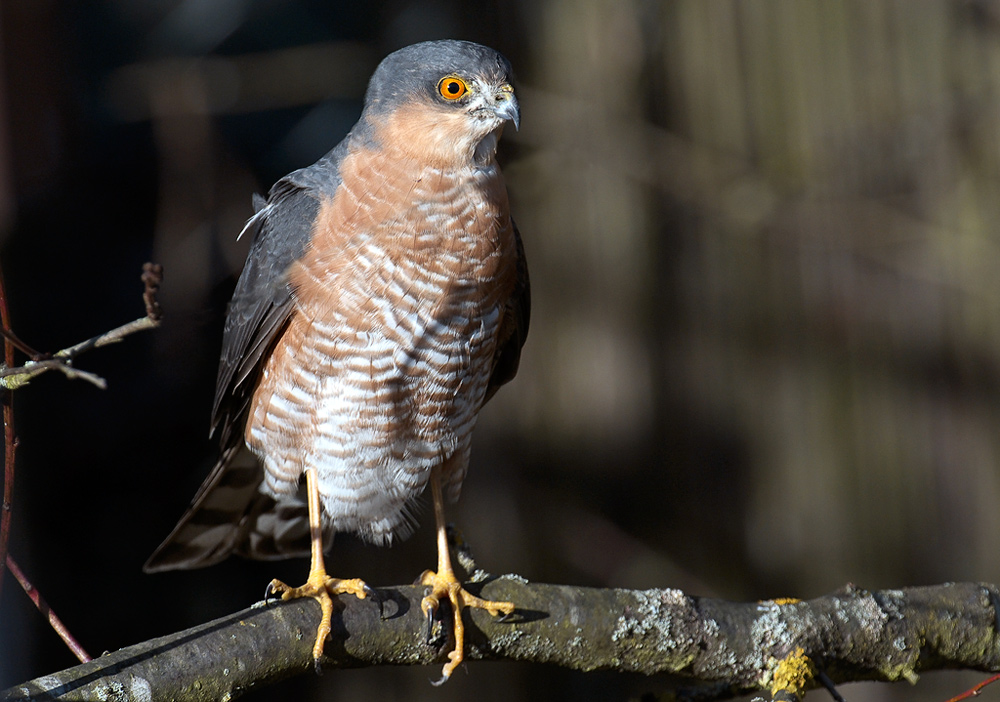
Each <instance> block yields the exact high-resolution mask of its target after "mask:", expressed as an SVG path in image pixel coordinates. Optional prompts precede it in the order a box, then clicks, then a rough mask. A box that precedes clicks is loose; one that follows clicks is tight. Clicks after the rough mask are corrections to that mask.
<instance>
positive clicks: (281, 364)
mask: <svg viewBox="0 0 1000 702" xmlns="http://www.w3.org/2000/svg"><path fill="white" fill-rule="evenodd" d="M344 166H345V167H346V168H350V167H351V166H352V164H350V163H349V162H347V161H345V164H344ZM348 175H349V173H345V177H344V182H345V184H346V183H350V184H351V186H350V187H347V186H346V185H345V186H343V187H341V188H340V190H338V194H337V196H336V197H335V198H333V199H332V200H330V201H328V202H325V203H323V205H322V207H321V213H320V216H319V218H318V219H317V225H316V229H315V231H314V238H313V244H312V246H311V247H310V248H309V249H308V250H307V252H306V255H305V256H304V257H303V258H302V260H301V261H299V262H298V263H296V264H295V265H294V266H293V268H292V271H291V281H292V283H293V285H294V288H295V291H296V305H297V309H296V314H295V315H294V316H293V318H292V320H291V322H290V325H291V326H290V328H289V330H288V332H287V333H286V334H285V335H284V336H283V337H282V342H281V344H280V346H279V347H278V348H276V349H275V351H274V353H272V355H271V357H270V359H269V361H268V364H267V366H266V367H265V369H264V372H263V377H262V379H261V382H260V384H259V386H258V390H257V392H256V394H255V396H254V401H253V406H252V409H251V412H252V414H251V420H250V422H248V426H247V439H248V443H250V445H251V447H261V446H266V447H267V454H266V455H262V457H263V458H264V463H265V468H266V469H267V473H268V477H267V484H268V485H269V487H270V488H271V490H272V491H273V492H275V493H276V494H282V493H287V492H291V491H293V490H294V489H295V487H296V486H297V482H298V478H299V475H301V472H302V470H303V469H305V468H309V467H313V468H316V470H317V474H318V475H319V476H320V478H321V481H320V482H321V492H323V493H324V503H325V509H326V512H327V513H328V514H331V508H332V509H333V512H332V514H333V516H334V517H335V519H334V521H335V523H337V525H338V527H339V528H347V529H357V528H359V526H358V523H355V522H356V520H359V519H361V517H360V516H359V515H360V513H361V512H364V511H366V508H365V507H364V503H365V500H366V499H369V498H370V500H377V499H382V500H383V501H384V499H390V500H394V501H398V502H399V507H400V509H402V505H403V504H405V502H407V501H408V500H410V499H411V498H412V496H413V494H414V493H415V492H419V490H421V489H422V488H423V486H424V483H425V482H426V479H427V475H428V473H429V471H430V468H431V467H432V466H433V465H435V464H439V463H441V462H442V461H443V460H444V459H445V458H447V457H449V456H452V455H454V454H456V453H459V454H467V452H468V446H469V441H470V438H471V433H472V429H473V426H474V424H475V420H476V414H477V412H478V410H479V407H480V405H481V404H482V401H483V397H484V394H485V390H486V385H487V382H488V380H489V375H490V372H491V367H492V359H493V355H494V352H495V348H496V337H497V332H498V327H499V324H500V320H501V318H502V315H503V308H504V304H505V302H506V300H507V299H508V297H509V296H510V294H511V290H512V288H513V285H514V276H515V272H516V271H515V268H516V251H515V243H514V236H513V230H512V226H511V223H510V221H509V219H508V217H507V215H506V212H507V206H506V191H505V189H504V187H503V185H502V182H501V181H500V179H499V171H498V170H497V169H496V168H495V166H494V167H493V168H491V169H489V168H488V169H475V170H473V169H467V170H466V171H465V172H451V173H448V172H442V171H439V170H435V169H423V170H422V171H420V172H418V173H414V174H410V176H409V177H397V178H395V179H392V178H385V177H382V178H380V179H373V178H366V177H365V174H364V173H362V172H358V173H356V174H354V176H355V177H352V178H348ZM259 453H261V452H260V451H259ZM464 463H465V462H464V461H460V462H459V464H460V471H461V473H462V474H464V470H465V465H464ZM324 476H326V478H327V479H326V487H325V490H324V488H323V487H322V484H323V482H324V481H323V477H324ZM461 477H462V476H461V475H456V476H454V479H457V480H458V481H459V482H460V481H461ZM377 492H381V493H383V494H384V497H383V498H377V497H376V496H375V494H376V493H377ZM340 493H343V494H342V498H343V499H341V500H340V501H339V502H338V501H337V499H338V498H337V497H336V496H337V495H338V494H340ZM369 493H371V495H369ZM359 495H360V497H359ZM328 499H329V500H330V501H331V503H332V504H330V505H327V504H326V502H327V501H328ZM376 507H377V508H378V510H383V511H385V510H384V509H383V508H384V505H374V504H373V505H372V506H371V510H372V511H378V510H376ZM338 510H339V511H340V512H341V513H344V514H346V516H344V517H341V521H339V522H338V521H337V520H336V514H337V512H338ZM389 511H390V512H391V511H392V510H389ZM396 511H397V512H398V511H399V510H396ZM359 523H360V522H359ZM360 528H362V529H364V528H365V527H360ZM386 528H387V529H389V530H390V531H391V530H392V529H398V524H396V525H393V526H391V527H386ZM372 529H374V530H376V531H377V528H376V527H372ZM374 538H375V540H378V538H377V535H376V536H375V537H374Z"/></svg>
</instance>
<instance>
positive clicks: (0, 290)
mask: <svg viewBox="0 0 1000 702" xmlns="http://www.w3.org/2000/svg"><path fill="white" fill-rule="evenodd" d="M0 327H2V328H3V330H4V331H5V332H10V331H11V329H10V308H9V307H8V305H7V287H6V286H5V285H4V279H3V268H2V267H0ZM3 362H4V366H5V367H7V368H9V367H11V366H12V365H14V344H13V343H12V342H11V339H10V337H9V336H6V335H5V336H4V342H3ZM2 401H3V444H4V461H3V502H0V588H2V586H3V569H4V565H5V564H6V563H7V544H8V543H9V542H10V511H11V507H12V503H13V498H14V457H15V454H16V452H17V437H16V436H15V434H14V393H12V392H9V391H8V392H5V393H3V399H2Z"/></svg>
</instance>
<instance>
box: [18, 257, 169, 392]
mask: <svg viewBox="0 0 1000 702" xmlns="http://www.w3.org/2000/svg"><path fill="white" fill-rule="evenodd" d="M162 280H163V267H162V266H160V265H159V264H156V263H147V264H145V265H144V266H143V273H142V282H143V285H144V286H145V287H144V290H143V296H142V297H143V302H144V303H145V305H146V316H145V317H141V318H139V319H136V320H134V321H132V322H129V323H128V324H123V325H122V326H120V327H118V328H117V329H112V330H111V331H109V332H105V333H104V334H100V335H98V336H95V337H92V338H90V339H87V340H86V341H81V342H80V343H79V344H74V345H73V346H70V347H68V348H65V349H62V350H61V351H57V352H56V353H54V354H52V355H51V356H49V357H48V358H44V359H43V360H37V361H28V362H27V363H25V364H24V365H23V366H17V367H15V366H14V365H13V357H12V358H11V363H9V364H7V365H6V367H4V368H0V388H7V389H8V390H17V389H18V388H20V387H23V386H24V385H26V384H27V383H28V382H29V381H30V380H31V379H32V378H34V377H35V376H37V375H40V374H42V373H44V372H45V371H49V370H58V371H60V372H61V373H63V374H64V375H65V376H66V377H67V378H70V379H75V378H79V379H81V380H86V381H87V382H90V383H92V384H94V385H96V386H97V387H99V388H101V389H102V390H103V389H105V388H106V387H107V381H105V380H104V378H102V377H100V376H99V375H95V374H94V373H90V372H88V371H83V370H80V369H79V368H75V367H74V366H73V360H74V359H75V358H76V357H77V356H79V355H80V354H82V353H84V352H86V351H90V350H91V349H96V348H99V347H101V346H107V345H108V344H114V343H116V342H119V341H121V340H122V339H124V338H125V337H126V336H129V335H130V334H135V333H136V332H139V331H144V330H146V329H155V328H156V327H158V326H160V320H161V319H162V317H163V312H162V310H161V309H160V304H159V303H158V302H157V301H156V293H157V291H158V290H159V287H160V283H161V282H162ZM6 343H8V344H9V343H10V339H9V338H7V340H6Z"/></svg>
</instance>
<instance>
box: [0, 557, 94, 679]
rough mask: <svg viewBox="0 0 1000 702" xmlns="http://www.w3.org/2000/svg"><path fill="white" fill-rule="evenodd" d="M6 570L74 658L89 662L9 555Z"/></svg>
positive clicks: (83, 651) (85, 653)
mask: <svg viewBox="0 0 1000 702" xmlns="http://www.w3.org/2000/svg"><path fill="white" fill-rule="evenodd" d="M7 569H8V570H9V571H10V572H11V574H12V575H13V576H14V577H15V578H16V579H17V582H19V583H20V584H21V587H22V588H23V589H24V593H25V594H26V595H27V596H28V598H29V599H30V600H31V601H32V602H34V603H35V607H37V608H38V611H39V612H41V613H42V615H44V616H45V618H46V619H48V620H49V624H50V625H51V626H52V628H53V629H55V630H56V633H57V634H59V638H61V639H62V640H63V641H64V642H65V643H66V645H67V646H68V647H69V650H70V651H72V652H73V655H74V656H76V657H77V658H78V659H79V660H80V662H81V663H86V662H87V661H89V660H91V658H90V654H89V653H87V652H86V651H85V650H84V649H83V646H81V645H80V644H79V642H78V641H77V640H76V639H75V638H73V635H72V634H71V633H69V629H67V628H66V625H65V624H63V623H62V620H61V619H60V618H59V617H57V616H56V613H55V612H53V611H52V608H51V607H49V604H48V602H46V601H45V598H44V597H42V593H40V592H39V591H38V589H37V588H36V587H35V586H34V585H32V584H31V583H30V582H29V581H28V579H27V578H26V577H25V576H24V572H23V571H22V570H21V569H20V568H19V567H18V565H17V563H16V562H15V561H14V559H13V558H11V556H10V554H7Z"/></svg>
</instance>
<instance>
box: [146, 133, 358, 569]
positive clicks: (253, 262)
mask: <svg viewBox="0 0 1000 702" xmlns="http://www.w3.org/2000/svg"><path fill="white" fill-rule="evenodd" d="M349 138H350V137H348V139H349ZM348 139H345V140H344V141H342V142H341V143H340V144H339V145H338V146H337V148H335V149H334V150H333V151H331V152H330V153H329V154H327V155H326V156H324V157H323V158H322V159H320V160H319V161H318V162H317V163H315V164H314V165H312V166H310V167H308V168H303V169H301V170H298V171H295V172H294V173H291V174H289V175H287V176H285V177H284V178H282V179H281V180H279V181H278V182H277V183H276V184H275V185H274V187H273V188H271V191H270V193H269V194H268V198H267V200H266V201H265V200H263V198H260V197H255V198H254V209H255V211H256V213H255V214H254V216H253V217H251V218H250V221H249V222H247V226H246V228H245V229H244V234H246V233H247V232H250V233H251V234H252V235H253V240H252V243H251V245H250V253H249V254H248V255H247V262H246V265H245V266H244V268H243V273H242V274H241V275H240V279H239V282H238V283H237V284H236V292H235V293H234V294H233V300H232V302H231V303H230V305H229V313H228V315H227V317H226V324H225V329H224V332H223V338H222V358H221V360H220V362H219V376H218V380H217V384H216V390H215V403H214V407H213V409H212V431H213V432H215V431H216V429H220V434H219V440H220V443H221V448H222V451H221V454H220V457H219V460H218V462H217V463H216V464H215V467H214V468H213V469H212V472H211V473H210V474H209V476H208V478H206V479H205V482H204V483H202V485H201V488H199V490H198V493H197V494H196V495H195V497H194V500H192V503H191V506H190V507H189V508H188V510H187V512H185V514H184V516H183V517H181V519H180V521H179V522H178V524H177V526H176V527H174V530H173V531H172V532H171V533H170V535H169V536H168V537H167V538H166V540H164V542H163V543H162V544H161V545H160V547H159V548H158V549H156V551H155V552H154V553H153V555H152V556H150V558H149V560H148V561H147V562H146V565H145V566H144V567H143V570H145V571H147V572H154V571H160V570H171V569H175V568H200V567H202V566H207V565H212V564H213V563H217V562H218V561H221V560H222V559H223V558H225V557H226V556H228V555H229V554H230V553H232V552H234V551H235V552H237V553H239V554H241V555H244V556H248V557H252V558H259V559H268V558H287V557H289V556H294V555H305V554H308V546H309V542H308V526H307V510H306V506H305V502H304V501H302V500H298V499H289V500H287V501H282V502H281V503H276V502H275V501H274V500H273V499H272V498H270V497H267V496H266V495H263V494H261V493H260V491H259V490H258V488H259V486H260V483H261V482H262V481H263V478H264V473H263V470H262V469H261V467H260V465H259V464H258V463H257V461H256V459H255V458H254V457H253V456H252V455H250V452H249V451H248V450H247V449H246V448H245V447H244V445H243V424H244V422H245V420H246V413H247V411H248V408H249V404H250V400H251V397H252V395H253V390H254V386H255V385H256V383H257V376H258V374H259V373H260V370H261V366H262V364H263V362H264V361H265V360H266V358H267V355H268V353H269V352H270V350H271V348H273V346H274V344H275V343H276V341H277V340H278V338H279V337H280V336H281V333H282V331H283V330H284V329H285V327H286V325H287V324H288V319H289V317H290V316H291V314H292V311H293V307H294V298H293V291H292V289H291V287H290V285H289V282H288V269H289V267H290V266H291V265H292V263H293V262H294V261H296V260H297V259H298V258H300V257H301V256H302V254H303V252H304V251H305V248H306V246H307V245H308V243H309V239H310V237H311V235H312V227H313V223H314V221H315V220H316V214H317V212H318V211H319V206H320V201H321V200H322V199H325V198H329V197H332V196H333V194H334V192H335V191H336V189H337V187H339V185H340V169H339V165H340V161H341V160H342V159H343V157H344V155H345V154H346V153H347V148H348V147H347V144H348ZM324 541H325V543H326V545H327V546H329V545H330V544H332V543H333V538H332V531H331V532H330V533H328V534H326V538H325V539H324Z"/></svg>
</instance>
